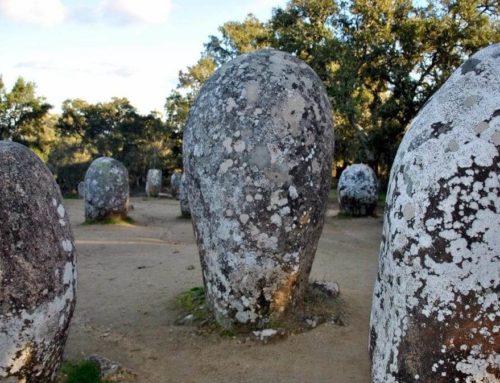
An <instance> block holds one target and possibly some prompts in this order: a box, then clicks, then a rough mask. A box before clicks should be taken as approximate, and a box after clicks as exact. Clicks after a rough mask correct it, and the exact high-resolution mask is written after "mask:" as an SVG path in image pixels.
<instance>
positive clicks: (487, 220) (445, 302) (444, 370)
mask: <svg viewBox="0 0 500 383" xmlns="http://www.w3.org/2000/svg"><path fill="white" fill-rule="evenodd" d="M499 150H500V45H498V44H497V45H494V46H490V47H488V48H485V49H483V50H481V51H480V52H478V53H477V54H475V55H474V56H472V58H471V59H469V60H468V61H467V62H465V63H464V64H463V65H462V66H461V67H460V68H459V69H458V70H457V71H456V72H455V73H454V74H453V75H452V76H451V77H450V78H449V79H448V81H447V82H446V83H445V84H444V85H443V86H442V87H441V89H440V90H439V91H438V92H436V94H435V95H434V96H433V97H432V98H431V99H430V100H429V102H428V103H427V104H426V105H425V106H424V107H423V109H422V110H421V111H420V113H419V114H418V116H417V117H416V118H415V119H414V121H413V123H412V125H411V127H410V129H409V130H408V132H407V133H406V135H405V137H404V139H403V142H402V143H401V146H400V148H399V151H398V154H397V156H396V159H395V161H394V165H393V167H392V171H391V178H390V182H389V190H388V194H387V209H386V214H385V222H384V235H383V240H382V247H381V251H380V257H379V271H378V278H377V282H376V285H375V291H374V300H373V307H372V316H371V339H370V349H371V358H372V380H373V382H377V383H382V382H383V383H391V382H400V383H402V382H405V383H406V382H432V383H444V382H447V383H448V382H498V381H500V331H499V329H500V327H499V325H500V298H499V293H500V214H499V213H500V211H499V210H500V183H499V173H500V172H499V170H500V169H499V161H500V156H499Z"/></svg>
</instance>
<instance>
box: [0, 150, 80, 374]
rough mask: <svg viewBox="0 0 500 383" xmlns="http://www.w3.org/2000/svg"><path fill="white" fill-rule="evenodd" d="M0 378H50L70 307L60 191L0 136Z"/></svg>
mask: <svg viewBox="0 0 500 383" xmlns="http://www.w3.org/2000/svg"><path fill="white" fill-rule="evenodd" d="M0 175H1V176H0V177H1V179H0V382H27V383H39V382H53V381H54V377H55V373H56V371H57V369H58V367H59V365H60V362H61V358H62V353H63V349H64V345H65V343H66V338H67V335H68V328H69V323H70V319H71V316H72V315H73V309H74V306H75V289H76V253H75V248H74V241H73V234H72V232H71V227H70V222H69V219H68V215H67V214H66V210H65V209H64V205H63V201H62V197H61V192H60V191H59V187H58V186H57V184H56V182H55V181H54V177H53V176H52V174H51V173H50V171H49V170H48V169H47V167H46V166H45V165H44V164H43V163H42V162H41V161H40V160H39V158H38V157H37V156H36V155H35V154H33V153H32V152H31V151H30V150H29V149H27V148H26V147H24V146H22V145H19V144H16V143H13V142H7V141H0Z"/></svg>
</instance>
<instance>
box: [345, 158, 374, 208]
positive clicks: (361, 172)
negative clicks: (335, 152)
mask: <svg viewBox="0 0 500 383" xmlns="http://www.w3.org/2000/svg"><path fill="white" fill-rule="evenodd" d="M337 194H338V199H339V202H341V199H342V198H343V197H347V198H351V199H354V200H356V201H358V202H360V203H365V204H373V203H376V202H377V199H378V181H377V176H376V175H375V172H374V171H373V169H372V168H370V167H369V166H368V165H365V164H353V165H349V166H348V167H347V168H345V169H344V171H343V172H342V174H341V175H340V178H339V184H338V193H337Z"/></svg>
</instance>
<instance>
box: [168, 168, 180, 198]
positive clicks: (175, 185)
mask: <svg viewBox="0 0 500 383" xmlns="http://www.w3.org/2000/svg"><path fill="white" fill-rule="evenodd" d="M181 177H182V173H172V175H171V176H170V192H171V194H172V197H174V198H179V188H180V186H181Z"/></svg>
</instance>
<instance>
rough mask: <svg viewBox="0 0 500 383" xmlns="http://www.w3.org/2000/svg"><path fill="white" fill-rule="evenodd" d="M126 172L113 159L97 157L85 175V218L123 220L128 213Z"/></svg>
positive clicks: (123, 167)
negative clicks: (116, 218)
mask: <svg viewBox="0 0 500 383" xmlns="http://www.w3.org/2000/svg"><path fill="white" fill-rule="evenodd" d="M128 205H129V184H128V171H127V169H126V168H125V166H123V164H122V163H121V162H119V161H117V160H115V159H113V158H109V157H99V158H98V159H96V160H94V161H93V162H92V163H91V164H90V166H89V168H88V169H87V173H86V174H85V218H86V219H89V220H102V219H106V218H109V217H121V218H124V217H126V215H127V212H128V207H129V206H128Z"/></svg>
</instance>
